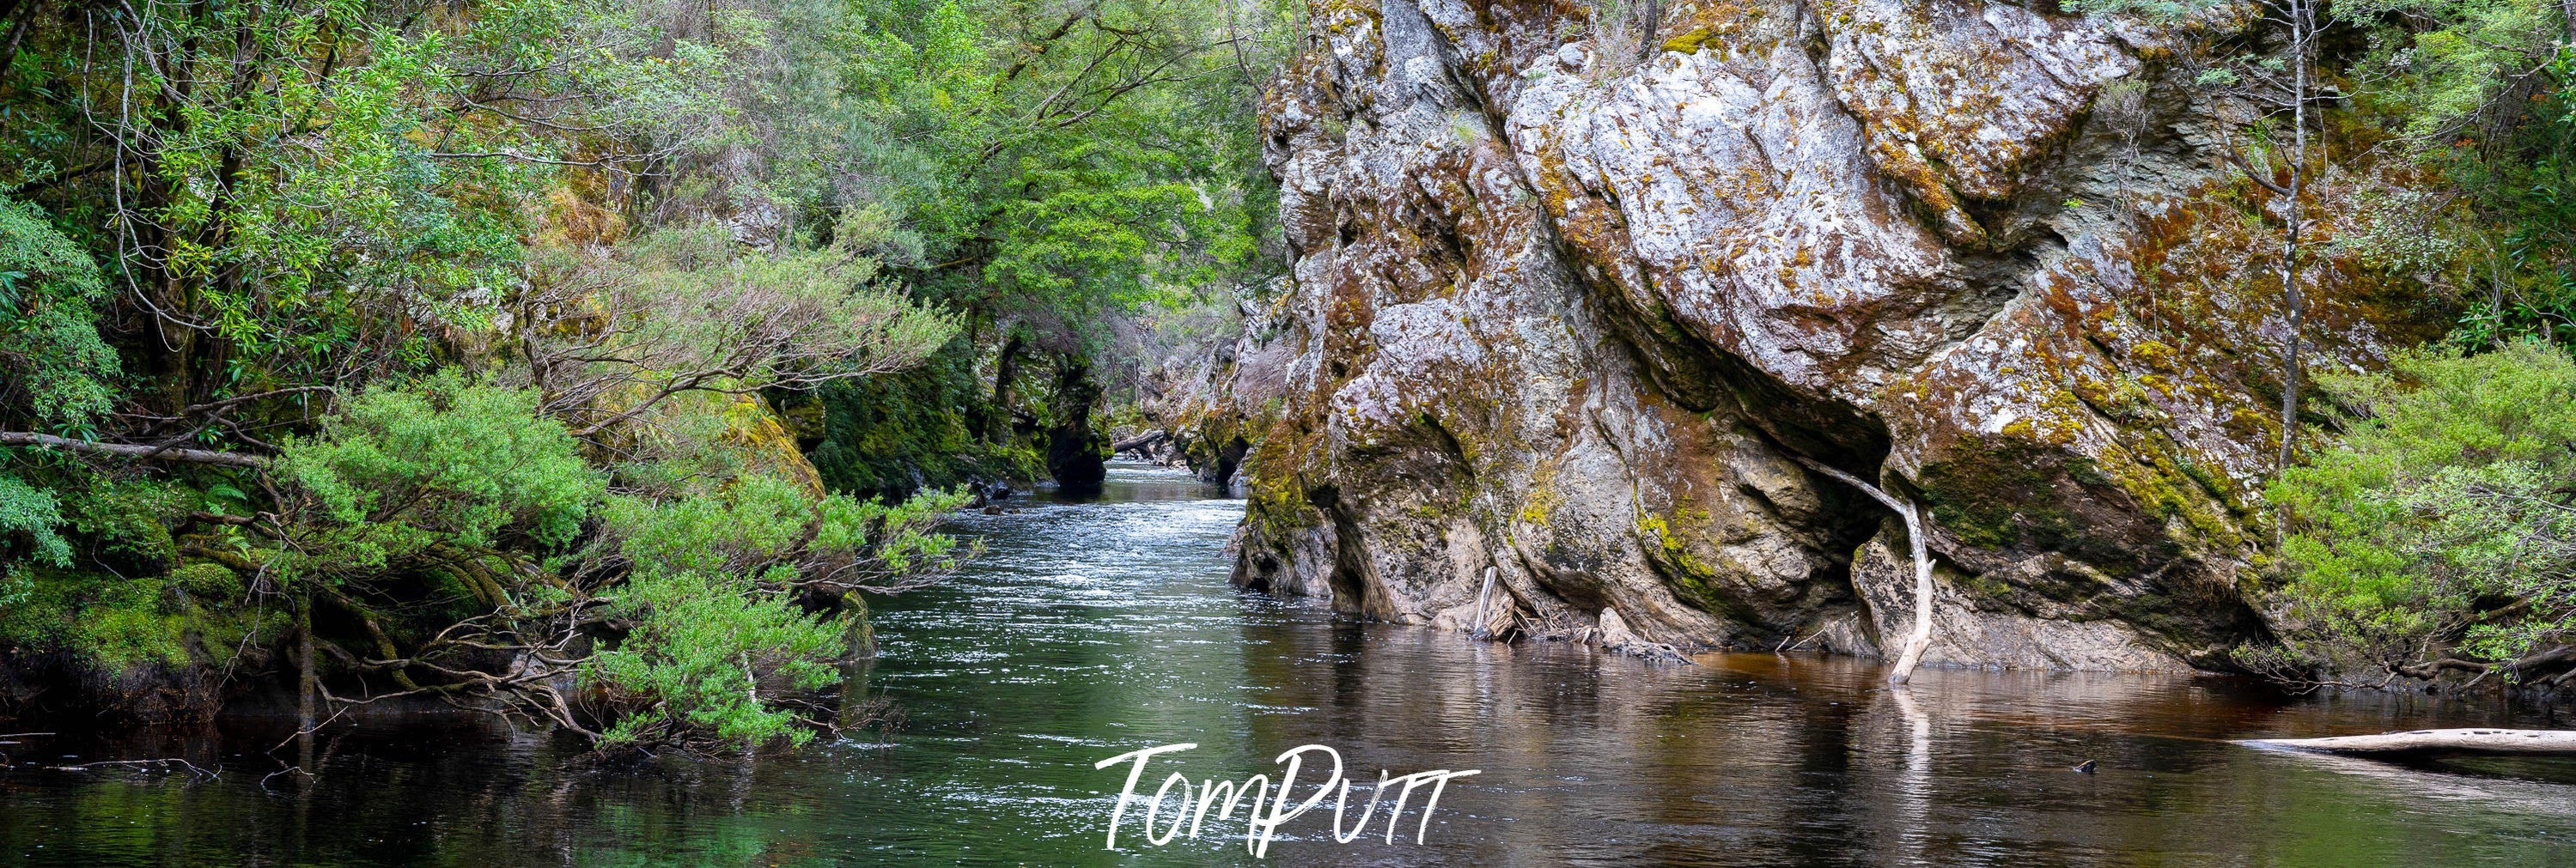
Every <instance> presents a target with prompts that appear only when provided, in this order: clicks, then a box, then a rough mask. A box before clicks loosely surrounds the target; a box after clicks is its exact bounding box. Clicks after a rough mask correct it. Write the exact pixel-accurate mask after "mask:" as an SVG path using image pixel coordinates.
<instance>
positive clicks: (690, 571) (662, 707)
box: [582, 475, 966, 749]
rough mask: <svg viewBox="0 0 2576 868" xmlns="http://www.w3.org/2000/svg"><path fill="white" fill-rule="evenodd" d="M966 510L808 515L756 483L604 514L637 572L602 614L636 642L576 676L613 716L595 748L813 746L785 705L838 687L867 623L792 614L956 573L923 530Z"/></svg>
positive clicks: (952, 555) (838, 498)
mask: <svg viewBox="0 0 2576 868" xmlns="http://www.w3.org/2000/svg"><path fill="white" fill-rule="evenodd" d="M964 501H965V495H964V494H963V493H962V492H936V491H933V492H924V493H922V494H920V495H917V496H915V497H913V498H912V499H910V500H907V501H905V502H903V503H901V504H897V505H894V506H887V505H885V504H884V503H882V502H880V501H876V500H868V501H859V500H855V499H852V498H849V497H847V496H842V495H832V496H829V497H825V498H822V499H820V500H817V499H815V498H813V497H811V496H809V495H807V494H805V493H804V492H802V491H800V490H798V489H797V488H796V487H795V486H793V485H791V484H788V483H786V482H784V481H781V480H776V479H772V478H769V477H765V476H758V475H753V476H744V477H742V478H740V479H737V480H735V481H734V483H733V484H732V485H731V486H730V487H728V488H726V489H725V490H724V491H722V492H720V493H717V494H713V495H701V496H695V497H688V498H683V499H680V500H677V501H672V502H660V503H657V502H652V501H647V500H643V499H640V498H632V497H612V498H610V499H609V501H608V504H607V508H606V509H605V511H604V513H603V519H604V523H605V524H606V526H607V527H608V529H609V530H608V532H609V534H610V535H611V536H612V537H615V538H618V539H620V542H619V544H618V547H619V551H620V553H621V554H622V555H623V556H624V558H625V559H626V561H627V562H628V563H629V564H630V572H629V574H628V577H627V580H626V583H625V585H624V587H623V588H622V589H621V590H620V591H619V593H618V595H617V598H616V601H615V602H614V603H613V604H612V607H611V608H612V613H613V614H614V616H615V617H617V618H620V619H623V620H625V621H627V622H629V623H631V624H633V625H634V626H633V629H632V630H631V631H630V632H628V633H627V634H626V636H625V638H624V639H623V640H622V641H620V642H619V643H618V645H617V646H616V647H615V648H612V649H609V650H606V651H603V652H601V653H600V654H599V655H597V656H596V657H594V658H593V659H592V660H591V662H590V663H589V665H588V666H586V667H585V668H584V669H583V672H582V676H583V680H584V683H585V684H587V685H590V686H593V687H597V688H599V689H601V690H602V691H605V692H606V693H607V694H609V695H611V696H614V697H616V698H617V705H618V707H619V708H620V709H621V712H620V714H619V715H618V717H617V719H616V722H615V723H614V724H612V725H611V726H610V727H609V729H608V730H607V731H606V732H605V733H603V735H604V736H605V738H604V739H603V741H604V743H605V744H607V745H611V746H623V745H639V744H640V745H648V746H649V745H653V744H661V743H667V742H680V743H686V741H687V740H688V739H687V736H688V734H690V733H692V732H697V733H711V734H712V735H713V736H714V738H715V739H716V740H717V741H720V742H725V743H729V744H734V745H740V746H743V747H745V748H746V749H748V748H751V747H756V746H758V745H760V744H762V743H765V742H768V741H771V740H774V739H778V738H782V737H783V738H785V739H787V740H789V741H790V742H792V743H796V744H802V743H804V741H805V740H806V739H808V738H810V737H811V735H812V730H811V729H810V728H807V727H804V726H801V725H800V721H801V718H800V716H799V712H800V708H799V706H798V704H797V703H798V697H797V696H796V695H795V694H794V691H811V690H816V689H819V688H822V687H827V686H830V685H832V684H836V683H838V682H839V681H840V677H841V676H840V672H839V670H838V669H837V668H835V664H836V663H837V661H838V660H839V659H840V658H842V657H844V656H847V655H849V654H852V653H855V652H856V650H857V649H854V648H851V647H850V643H851V638H850V637H851V635H852V632H853V630H854V629H855V628H856V627H857V626H858V624H857V623H855V620H854V619H856V618H858V617H860V615H858V614H857V613H851V614H847V615H837V614H835V612H834V611H833V610H832V609H830V608H827V607H809V606H805V605H801V604H800V603H801V602H802V601H803V600H806V599H812V598H813V597H812V595H813V594H814V592H816V591H818V590H819V591H822V592H823V593H824V595H825V596H835V595H838V594H842V593H848V592H849V591H850V590H853V589H855V588H857V587H861V586H865V585H866V583H867V582H869V581H871V580H880V581H881V580H884V579H888V578H895V577H913V576H918V575H920V574H923V573H926V572H935V571H945V570H953V569H954V568H955V567H956V565H957V562H958V560H959V559H960V557H961V556H962V555H964V554H966V552H962V551H960V550H959V549H958V547H957V545H956V541H955V540H954V539H953V538H951V537H947V536H944V535H940V534H935V533H930V532H929V528H930V526H931V525H933V524H935V523H936V522H937V521H938V519H939V517H940V516H941V515H943V514H945V513H947V512H949V511H950V510H953V509H955V508H957V507H958V506H959V505H960V504H962V503H964Z"/></svg>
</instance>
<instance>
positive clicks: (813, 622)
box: [582, 565, 844, 748]
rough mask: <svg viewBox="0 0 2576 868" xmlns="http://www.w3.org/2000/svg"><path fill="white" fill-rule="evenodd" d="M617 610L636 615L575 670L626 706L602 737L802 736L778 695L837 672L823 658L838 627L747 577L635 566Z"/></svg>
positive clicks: (740, 740) (835, 677)
mask: <svg viewBox="0 0 2576 868" xmlns="http://www.w3.org/2000/svg"><path fill="white" fill-rule="evenodd" d="M618 611H619V612H620V614H623V615H626V616H628V617H630V618H633V619H634V624H635V627H634V629H633V631H632V632H629V633H628V634H627V635H626V638H625V640H624V641H623V642H622V643H621V644H620V645H619V646H618V647H617V648H614V649H611V650H607V651H602V652H600V653H599V654H598V655H597V656H595V657H593V658H592V659H591V661H590V663H589V665H588V666H586V667H585V668H584V669H583V673H582V674H583V678H584V680H585V681H586V682H588V683H591V684H595V685H598V686H600V687H602V688H604V689H606V690H607V691H609V692H610V693H611V694H612V695H614V696H616V697H617V698H618V704H619V705H620V706H622V707H624V708H626V709H628V711H626V713H624V714H622V715H621V716H619V717H618V719H617V722H616V723H615V724H613V725H611V726H610V727H609V728H608V730H607V731H605V732H604V733H602V735H603V736H604V738H603V739H602V741H603V744H604V746H624V745H635V744H643V745H653V744H661V743H665V742H671V741H678V740H681V738H682V736H683V735H684V734H686V733H688V732H691V731H703V732H707V733H712V734H713V735H714V737H715V738H716V739H717V740H719V741H723V742H728V743H731V744H734V745H740V746H743V747H745V748H751V747H757V746H758V745H759V744H761V743H763V742H767V741H770V740H772V739H776V738H780V737H784V738H786V739H788V740H789V741H791V742H793V743H795V744H803V743H804V742H805V741H806V740H807V739H809V738H811V737H812V731H811V730H810V729H806V728H803V727H799V726H797V723H798V721H799V719H798V717H797V714H796V712H795V711H794V710H792V709H791V708H790V707H787V706H785V705H784V704H782V703H781V702H779V698H780V696H779V694H781V693H783V692H784V691H785V690H813V689H817V688H821V687H826V686H829V685H831V684H834V683H837V682H838V681H839V679H840V672H839V670H837V669H834V668H833V667H832V665H831V664H832V661H833V660H834V659H835V658H837V657H838V656H839V654H840V652H841V651H842V644H843V641H844V640H843V633H844V631H843V629H842V627H841V626H840V625H838V624H834V623H832V622H830V621H829V620H826V619H822V618H817V617H814V616H812V615H808V614H806V613H805V612H804V611H802V610H800V609H798V608H797V607H796V606H795V605H794V604H793V603H792V601H790V600H789V599H788V598H787V596H786V595H785V594H784V593H782V592H776V591H766V590H763V589H762V588H760V587H759V585H758V583H757V582H756V581H754V580H753V579H752V578H751V577H748V576H744V575H741V574H737V573H727V572H721V571H700V570H686V569H668V568H663V567H658V566H650V565H644V566H639V569H637V571H636V572H635V574H634V575H633V576H631V577H630V578H628V580H627V582H626V586H625V589H624V593H623V594H622V595H621V598H620V599H619V601H618ZM764 676H766V677H764ZM764 681H766V682H769V684H768V688H767V689H768V691H769V695H767V696H764V695H763V682H764Z"/></svg>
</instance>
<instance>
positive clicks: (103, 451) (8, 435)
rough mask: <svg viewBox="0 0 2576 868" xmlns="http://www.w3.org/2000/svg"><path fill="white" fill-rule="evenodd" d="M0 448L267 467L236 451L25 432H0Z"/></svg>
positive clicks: (262, 460) (254, 457)
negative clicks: (35, 448) (64, 450)
mask: <svg viewBox="0 0 2576 868" xmlns="http://www.w3.org/2000/svg"><path fill="white" fill-rule="evenodd" d="M0 446H51V447H54V448H56V449H67V450H70V451H73V452H87V453H90V454H92V455H114V456H117V457H120V458H141V459H149V460H153V461H179V462H185V463H189V464H221V465H224V466H227V467H249V468H254V469H256V468H261V467H267V466H268V459H267V458H265V457H262V456H258V455H244V454H242V453H239V452H215V451H212V450H206V449H168V448H162V447H158V446H145V445H142V444H137V443H100V442H98V441H95V440H74V439H72V438H69V437H56V436H54V435H51V434H36V433H31V432H27V431H0Z"/></svg>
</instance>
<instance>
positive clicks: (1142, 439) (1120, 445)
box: [1109, 431, 1172, 454]
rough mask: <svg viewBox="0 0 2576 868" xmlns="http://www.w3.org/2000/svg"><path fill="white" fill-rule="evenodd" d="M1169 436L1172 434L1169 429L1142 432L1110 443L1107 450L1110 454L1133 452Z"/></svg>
mask: <svg viewBox="0 0 2576 868" xmlns="http://www.w3.org/2000/svg"><path fill="white" fill-rule="evenodd" d="M1170 436H1172V432H1169V431H1147V432H1145V433H1143V434H1139V435H1136V436H1134V437H1130V438H1127V439H1125V440H1120V441H1118V442H1116V443H1112V444H1110V445H1109V451H1110V452H1111V453H1112V454H1116V453H1120V452H1134V451H1137V450H1139V449H1143V448H1145V447H1147V446H1152V445H1154V444H1156V443H1161V442H1163V438H1166V437H1170Z"/></svg>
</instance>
